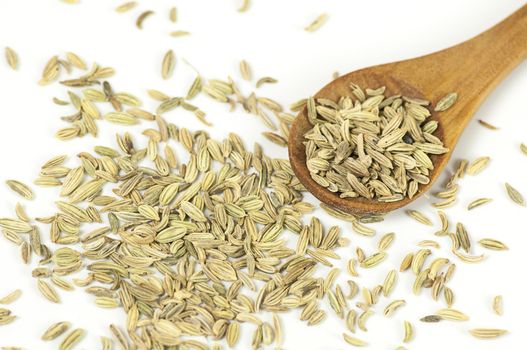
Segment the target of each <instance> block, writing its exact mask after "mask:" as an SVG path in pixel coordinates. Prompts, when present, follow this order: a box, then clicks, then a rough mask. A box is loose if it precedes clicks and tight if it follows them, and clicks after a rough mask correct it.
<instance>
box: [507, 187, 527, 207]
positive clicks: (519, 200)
mask: <svg viewBox="0 0 527 350" xmlns="http://www.w3.org/2000/svg"><path fill="white" fill-rule="evenodd" d="M505 188H506V190H507V194H508V195H509V197H510V199H512V201H513V202H514V203H516V204H519V205H521V206H525V201H524V199H523V195H522V194H521V193H520V192H519V191H518V190H517V189H515V188H514V187H512V186H511V185H510V184H508V183H505Z"/></svg>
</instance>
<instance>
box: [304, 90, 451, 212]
mask: <svg viewBox="0 0 527 350" xmlns="http://www.w3.org/2000/svg"><path fill="white" fill-rule="evenodd" d="M385 90H386V88H385V87H380V88H378V89H366V90H363V89H362V88H360V87H359V86H358V85H356V84H351V95H350V96H342V97H341V98H340V99H339V100H338V101H332V100H329V99H323V98H319V99H315V98H309V99H308V100H307V114H308V119H309V122H310V123H311V124H312V125H313V128H312V129H311V130H309V131H308V132H307V133H306V134H305V139H306V141H305V147H306V159H307V167H308V169H309V172H310V174H311V177H312V178H313V180H314V181H316V182H317V183H318V184H319V185H321V186H323V187H325V188H327V189H328V190H329V191H331V192H334V193H339V195H340V197H341V198H356V197H363V198H367V199H375V200H378V201H381V202H395V201H400V200H402V199H404V198H405V197H409V198H412V197H413V196H415V194H416V193H417V191H418V190H419V185H420V184H428V183H429V182H430V177H429V176H430V173H431V171H432V170H433V169H434V163H433V160H432V158H433V156H434V155H440V154H444V153H446V152H448V149H447V148H445V147H444V146H443V142H442V141H441V139H440V138H439V137H437V136H435V135H434V132H435V131H436V130H437V127H438V122H437V121H435V120H430V119H429V117H430V116H431V115H432V112H431V110H430V108H429V106H430V102H429V101H426V100H422V99H418V98H411V97H406V96H401V95H393V96H389V97H386V96H385V95H384V93H385ZM456 99H457V94H455V93H451V94H448V95H447V96H445V98H443V99H441V100H440V101H439V102H438V104H437V105H436V108H435V110H436V111H444V110H446V109H448V108H449V107H450V106H451V105H452V104H453V103H454V102H455V100H456Z"/></svg>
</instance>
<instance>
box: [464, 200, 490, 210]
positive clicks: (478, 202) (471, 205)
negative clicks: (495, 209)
mask: <svg viewBox="0 0 527 350" xmlns="http://www.w3.org/2000/svg"><path fill="white" fill-rule="evenodd" d="M489 202H492V198H478V199H475V200H473V201H472V202H470V203H469V205H468V207H467V209H468V210H472V209H474V208H476V207H479V206H480V205H483V204H487V203H489Z"/></svg>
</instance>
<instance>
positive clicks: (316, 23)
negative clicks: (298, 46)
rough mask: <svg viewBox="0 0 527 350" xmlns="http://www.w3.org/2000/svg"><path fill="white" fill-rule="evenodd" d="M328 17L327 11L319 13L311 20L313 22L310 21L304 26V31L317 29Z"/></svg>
mask: <svg viewBox="0 0 527 350" xmlns="http://www.w3.org/2000/svg"><path fill="white" fill-rule="evenodd" d="M328 18H329V15H328V14H327V13H323V14H321V15H319V16H318V17H317V18H315V19H314V20H313V22H311V23H310V24H309V25H308V26H307V27H305V28H304V29H305V31H306V32H315V31H317V30H318V29H320V27H322V26H323V25H324V23H326V22H327V20H328Z"/></svg>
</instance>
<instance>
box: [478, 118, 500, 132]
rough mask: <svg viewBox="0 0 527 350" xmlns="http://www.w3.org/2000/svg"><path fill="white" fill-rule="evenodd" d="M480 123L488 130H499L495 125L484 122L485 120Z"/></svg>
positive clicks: (479, 121)
mask: <svg viewBox="0 0 527 350" xmlns="http://www.w3.org/2000/svg"><path fill="white" fill-rule="evenodd" d="M478 123H479V124H480V125H481V126H483V127H485V128H487V129H489V130H499V128H498V127H496V126H494V125H492V124H490V123H488V122H486V121H484V120H481V119H478Z"/></svg>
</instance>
